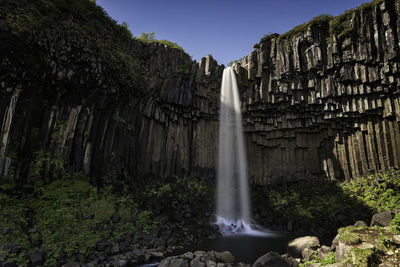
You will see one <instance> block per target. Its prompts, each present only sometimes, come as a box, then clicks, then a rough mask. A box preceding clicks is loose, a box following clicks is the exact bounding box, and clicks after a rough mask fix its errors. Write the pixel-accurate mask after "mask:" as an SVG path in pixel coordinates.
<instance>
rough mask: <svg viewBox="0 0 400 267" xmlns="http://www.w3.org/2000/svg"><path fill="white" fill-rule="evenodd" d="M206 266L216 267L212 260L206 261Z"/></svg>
mask: <svg viewBox="0 0 400 267" xmlns="http://www.w3.org/2000/svg"><path fill="white" fill-rule="evenodd" d="M206 266H207V267H217V263H216V262H214V261H212V260H208V261H207V262H206Z"/></svg>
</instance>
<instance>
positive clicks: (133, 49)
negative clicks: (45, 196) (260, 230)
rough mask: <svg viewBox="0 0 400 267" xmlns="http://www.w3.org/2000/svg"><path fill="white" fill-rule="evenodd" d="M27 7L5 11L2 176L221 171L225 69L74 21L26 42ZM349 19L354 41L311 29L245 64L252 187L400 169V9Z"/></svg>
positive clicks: (128, 176) (267, 42) (390, 5)
mask: <svg viewBox="0 0 400 267" xmlns="http://www.w3.org/2000/svg"><path fill="white" fill-rule="evenodd" d="M21 3H22V2H21ZM21 3H20V6H18V5H19V4H17V2H15V3H7V4H6V5H5V6H4V7H3V8H2V9H0V15H2V16H0V18H2V19H0V36H1V39H2V40H8V41H7V42H1V44H0V52H1V55H2V57H1V65H0V67H1V69H0V70H1V71H0V73H1V76H0V88H1V91H0V120H1V132H0V142H1V143H0V174H1V175H13V176H14V179H15V180H16V181H17V182H18V183H19V184H21V185H22V184H24V183H26V182H29V181H32V180H34V179H36V178H37V176H39V175H40V176H43V177H44V176H46V177H49V179H54V178H55V177H57V176H59V175H60V169H62V168H60V167H61V166H64V168H65V169H68V170H70V171H74V172H75V171H82V172H84V173H86V174H88V175H90V176H91V177H92V182H93V183H101V182H102V181H103V180H104V179H113V177H115V176H119V177H123V179H125V180H127V181H132V180H134V179H136V178H137V177H143V176H145V175H156V176H160V177H164V176H170V175H179V176H182V175H185V176H214V175H215V169H216V155H217V141H218V140H217V139H218V109H219V94H220V92H219V90H220V85H221V78H222V71H223V68H224V66H220V65H218V64H217V62H216V61H215V60H214V59H213V58H212V57H211V56H207V57H205V58H203V59H201V60H200V62H199V63H197V62H194V61H192V60H191V59H190V56H188V55H187V54H185V53H184V52H183V51H181V50H179V49H173V48H169V47H166V46H165V45H162V44H157V43H150V44H145V43H142V42H140V41H137V40H132V39H129V38H128V39H126V38H125V39H124V38H122V37H121V40H122V41H121V40H119V39H118V38H120V37H119V36H120V34H119V33H118V31H120V30H119V28H118V27H116V26H115V25H114V26H113V25H111V24H112V23H111V24H110V23H109V24H106V23H105V26H104V27H105V28H104V29H101V28H99V27H97V28H96V29H98V33H97V34H98V35H99V36H97V37H96V36H95V37H93V38H91V37H88V36H89V35H82V34H81V32H82V31H86V30H87V29H86V28H83V27H80V26H79V24H78V23H76V22H74V19H76V17H77V16H78V15H77V14H76V13H74V15H73V16H75V17H73V16H72V15H71V16H72V17H71V16H69V17H66V18H65V21H64V20H60V21H61V22H59V21H58V22H57V23H58V24H56V25H57V26H54V25H47V26H46V27H45V28H40V29H38V28H32V29H31V28H28V29H29V30H26V31H24V32H22V33H20V32H18V31H19V30H20V28H21V25H24V24H23V19H25V18H26V17H28V18H29V16H26V17H23V16H22V17H21V18H20V20H19V19H17V20H16V19H13V17H12V16H10V15H8V16H6V14H14V15H15V16H16V17H17V18H19V17H18V16H19V15H20V14H21V12H24V11H21V9H23V6H24V5H23V3H22V4H21ZM46 14H47V13H46ZM349 14H350V15H347V17H346V18H348V17H349V16H350V17H349V21H348V25H347V24H346V25H347V26H348V28H347V29H344V31H345V33H346V34H337V33H335V34H332V33H331V32H330V30H329V22H326V23H318V24H311V25H309V27H308V28H307V30H306V31H305V32H304V33H300V34H297V33H296V34H293V35H290V34H285V35H282V36H278V35H272V36H269V37H266V38H263V39H262V41H261V42H260V43H259V44H258V45H256V46H255V47H256V48H255V49H254V51H253V52H252V53H251V54H250V55H248V56H247V57H245V58H244V59H242V60H240V61H239V62H237V63H235V64H234V69H235V71H236V73H237V77H238V82H239V87H240V88H241V100H242V109H243V119H244V130H245V133H246V139H247V150H248V162H249V176H250V178H251V179H252V181H253V182H255V183H259V184H266V183H269V182H273V181H277V180H278V181H279V180H297V179H310V178H313V177H328V178H329V179H343V178H350V177H356V176H359V175H365V174H368V173H370V172H374V171H378V170H388V169H389V168H391V167H394V168H399V167H400V129H399V122H400V90H399V85H400V70H399V68H400V62H399V59H400V57H399V45H400V43H399V36H400V2H399V1H397V0H385V1H381V2H380V3H378V4H377V5H369V6H367V7H365V8H362V9H358V10H356V11H354V12H352V13H349ZM32 16H33V15H32ZM99 16H100V15H99ZM84 17H85V16H84ZM3 19H4V21H3ZM15 21H16V22H20V24H16V25H17V26H18V27H17V26H15V25H11V24H10V23H14V22H15ZM21 21H22V22H21ZM26 23H27V22H26ZM88 23H89V22H88ZM89 24H90V23H89ZM89 24H85V27H86V26H87V25H89ZM110 25H111V26H110ZM113 27H114V28H115V29H114V28H113ZM109 28H111V29H114V30H109ZM102 30H104V32H102ZM110 31H111V32H112V33H110ZM113 34H114V35H113ZM96 38H97V39H96ZM98 40H101V41H98ZM110 40H111V41H110ZM39 159H42V160H41V161H40V164H41V167H42V168H40V171H41V173H37V172H38V168H35V166H37V164H38V160H39Z"/></svg>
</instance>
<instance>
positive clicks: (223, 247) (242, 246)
mask: <svg viewBox="0 0 400 267" xmlns="http://www.w3.org/2000/svg"><path fill="white" fill-rule="evenodd" d="M296 237H297V236H294V235H289V234H284V233H273V232H270V233H269V234H268V235H264V236H251V235H231V236H223V237H220V238H218V239H209V240H205V241H203V242H201V243H199V244H195V245H192V246H190V247H188V248H185V249H184V250H182V251H179V252H176V253H174V254H175V255H179V254H182V253H184V252H187V251H192V252H194V251H196V250H202V251H209V250H214V251H218V252H223V251H229V252H231V253H232V254H233V255H234V257H235V262H242V263H249V264H252V263H254V262H255V261H256V260H257V259H258V258H259V257H261V256H262V255H264V254H266V253H267V252H269V251H275V252H278V253H279V254H285V253H286V251H287V244H288V241H290V240H292V239H294V238H296Z"/></svg>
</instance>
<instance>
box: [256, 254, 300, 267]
mask: <svg viewBox="0 0 400 267" xmlns="http://www.w3.org/2000/svg"><path fill="white" fill-rule="evenodd" d="M298 266H299V264H298V263H297V261H295V260H291V259H288V258H283V257H282V256H281V255H279V254H278V253H277V252H268V253H267V254H265V255H263V256H261V257H260V258H258V259H257V260H256V262H255V263H254V264H253V265H252V267H298Z"/></svg>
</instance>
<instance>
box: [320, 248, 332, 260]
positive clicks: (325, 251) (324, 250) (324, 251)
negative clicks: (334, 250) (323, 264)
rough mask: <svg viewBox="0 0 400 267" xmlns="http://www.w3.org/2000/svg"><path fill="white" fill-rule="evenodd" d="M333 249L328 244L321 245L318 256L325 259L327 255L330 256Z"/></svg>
mask: <svg viewBox="0 0 400 267" xmlns="http://www.w3.org/2000/svg"><path fill="white" fill-rule="evenodd" d="M330 251H331V248H330V247H327V246H321V247H320V248H319V249H317V256H318V258H320V259H325V258H326V256H328V254H329V252H330Z"/></svg>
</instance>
